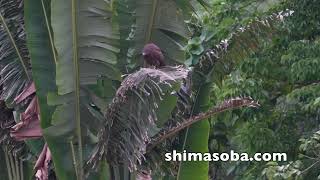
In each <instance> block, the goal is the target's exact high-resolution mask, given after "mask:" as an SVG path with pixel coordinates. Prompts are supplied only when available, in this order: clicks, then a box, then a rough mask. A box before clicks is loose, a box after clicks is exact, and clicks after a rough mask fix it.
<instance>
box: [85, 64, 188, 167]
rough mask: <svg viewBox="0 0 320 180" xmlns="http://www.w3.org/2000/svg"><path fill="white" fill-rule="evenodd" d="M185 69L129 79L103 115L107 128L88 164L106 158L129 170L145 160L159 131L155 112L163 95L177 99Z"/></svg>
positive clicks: (147, 71) (146, 73) (151, 72)
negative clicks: (123, 164)
mask: <svg viewBox="0 0 320 180" xmlns="http://www.w3.org/2000/svg"><path fill="white" fill-rule="evenodd" d="M188 72H189V70H188V69H185V68H184V67H182V66H176V67H164V68H161V69H150V68H142V69H140V70H139V71H137V72H135V73H133V74H130V75H128V76H127V77H126V78H125V79H124V81H123V82H122V84H121V86H120V88H119V89H118V90H117V93H116V97H115V98H114V99H113V101H112V103H111V104H110V105H109V107H108V109H107V110H106V113H105V118H106V124H105V127H104V128H103V129H102V131H101V133H100V135H99V144H98V147H97V149H96V151H95V152H94V154H93V156H92V158H91V160H90V161H89V163H93V164H95V163H96V162H97V160H99V159H101V158H102V157H104V156H106V158H107V159H108V161H109V163H111V165H113V164H114V165H117V164H121V163H124V162H127V163H128V164H129V168H130V169H136V164H137V163H138V162H141V161H142V159H143V158H144V153H145V151H146V145H147V144H148V143H149V142H150V137H151V136H152V135H153V134H155V133H157V132H158V131H159V129H158V127H157V125H156V121H157V114H156V110H157V108H158V107H159V103H160V102H161V101H166V99H165V95H172V96H174V95H176V93H175V91H177V90H179V89H180V85H181V83H182V80H183V79H186V78H187V76H188Z"/></svg>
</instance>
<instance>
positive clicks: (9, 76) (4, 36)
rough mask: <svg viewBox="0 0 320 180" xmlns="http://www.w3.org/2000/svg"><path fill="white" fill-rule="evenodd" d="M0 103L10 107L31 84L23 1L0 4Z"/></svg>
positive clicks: (0, 2)
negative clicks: (3, 102) (0, 87)
mask: <svg viewBox="0 0 320 180" xmlns="http://www.w3.org/2000/svg"><path fill="white" fill-rule="evenodd" d="M0 17H1V26H0V52H1V55H0V69H1V71H0V76H1V81H0V84H1V85H2V86H3V91H2V94H1V99H4V100H6V101H7V103H8V104H11V103H12V101H13V99H14V98H15V97H16V96H17V95H18V94H19V93H21V91H22V90H23V89H24V88H25V87H26V86H27V85H28V83H29V81H30V80H31V77H30V75H29V74H30V62H29V53H28V50H27V48H26V35H25V30H24V19H23V1H22V0H9V1H7V0H1V1H0Z"/></svg>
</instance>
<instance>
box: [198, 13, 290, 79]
mask: <svg viewBox="0 0 320 180" xmlns="http://www.w3.org/2000/svg"><path fill="white" fill-rule="evenodd" d="M292 13H293V11H289V10H288V11H285V12H279V13H275V14H272V15H271V16H268V17H267V18H264V19H256V20H254V21H252V22H250V23H249V24H248V25H247V26H245V27H243V28H240V29H238V30H237V31H236V32H234V33H232V34H231V35H230V36H229V38H227V39H225V40H222V41H221V43H220V44H218V45H216V46H215V47H213V48H211V49H208V50H207V51H206V52H204V53H203V55H202V56H200V58H199V60H198V63H197V64H196V65H195V68H194V72H195V74H194V77H197V76H200V77H203V76H205V77H206V76H210V78H211V77H212V78H213V79H214V80H216V81H219V80H221V79H222V76H224V75H225V74H227V73H228V72H231V70H232V68H233V67H234V66H233V65H234V64H235V63H236V62H238V61H239V60H242V59H244V58H246V57H248V56H249V55H251V54H252V53H254V52H256V51H257V50H259V47H261V44H263V43H264V42H266V41H271V40H272V38H274V37H276V35H279V33H280V31H279V29H278V25H279V22H282V21H283V20H284V18H285V17H288V16H291V15H292Z"/></svg>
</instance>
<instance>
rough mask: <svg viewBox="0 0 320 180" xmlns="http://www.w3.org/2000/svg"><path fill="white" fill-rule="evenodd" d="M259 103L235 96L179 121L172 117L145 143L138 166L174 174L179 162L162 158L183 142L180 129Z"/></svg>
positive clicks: (248, 98) (255, 105)
mask: <svg viewBox="0 0 320 180" xmlns="http://www.w3.org/2000/svg"><path fill="white" fill-rule="evenodd" d="M259 106H260V105H259V103H258V102H256V101H254V100H253V99H252V98H250V97H237V98H232V99H229V100H225V101H223V102H222V103H220V104H218V105H217V106H215V107H213V108H211V109H210V110H208V111H207V112H203V113H200V114H197V115H194V116H191V117H186V118H184V119H182V120H180V121H179V122H177V119H176V118H174V119H172V120H171V121H170V122H169V123H167V124H166V125H165V126H164V127H163V128H162V129H161V131H160V132H159V133H157V134H156V135H155V136H153V137H152V138H151V141H150V142H149V144H148V145H147V150H146V154H145V157H146V160H145V161H144V163H143V164H142V166H141V167H139V168H148V169H151V170H152V171H155V172H160V173H161V172H166V173H170V174H172V175H173V176H175V175H176V174H177V172H178V167H179V162H166V161H164V160H163V157H164V155H165V153H167V152H172V151H173V150H175V149H177V147H179V145H181V144H182V143H183V139H184V135H183V134H180V132H183V131H182V130H184V129H186V128H188V127H190V126H191V125H192V124H194V123H196V122H199V121H201V120H204V119H207V118H209V117H211V116H214V115H216V114H219V113H221V112H224V111H228V110H233V109H237V108H242V107H259Z"/></svg>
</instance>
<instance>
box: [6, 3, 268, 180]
mask: <svg viewBox="0 0 320 180" xmlns="http://www.w3.org/2000/svg"><path fill="white" fill-rule="evenodd" d="M197 2H198V3H199V4H201V5H202V6H207V4H206V2H205V1H203V0H198V1H197ZM194 3H195V2H189V1H180V0H177V1H174V0H161V1H159V0H141V1H135V0H118V1H105V0H70V1H62V0H54V1H53V0H52V1H51V0H37V1H21V0H10V1H7V0H6V1H4V0H3V1H0V7H1V9H0V18H1V27H0V28H1V29H0V32H1V34H0V40H1V41H0V50H1V52H2V55H1V57H0V65H1V66H0V68H1V73H0V76H1V85H2V88H3V89H2V96H1V98H2V99H4V100H5V102H6V104H7V106H9V107H12V108H13V109H14V112H15V114H16V123H17V126H16V128H15V129H16V131H12V133H11V134H12V135H13V136H14V133H16V134H17V133H18V132H19V131H18V130H21V131H22V130H25V128H27V129H28V127H30V126H31V124H32V125H34V124H36V123H38V127H35V128H38V129H40V127H41V129H40V130H41V131H40V132H39V133H36V135H33V136H32V138H35V137H36V138H42V136H43V140H44V141H45V142H46V144H45V145H44V148H43V149H42V148H39V147H38V148H36V151H35V152H36V153H35V154H37V156H39V159H38V161H37V163H36V164H35V169H36V170H37V174H36V175H37V177H38V178H40V179H47V178H48V176H49V173H48V168H49V167H50V165H51V166H52V164H50V159H51V158H52V161H53V166H54V171H55V174H56V176H57V178H58V179H61V180H67V179H84V178H86V179H99V178H103V179H106V178H109V177H110V176H112V177H110V178H111V179H114V178H115V179H125V178H126V177H128V176H127V175H129V177H130V174H131V173H130V172H129V171H128V168H129V169H130V170H131V171H133V172H134V171H136V170H138V171H139V172H137V173H132V176H131V177H133V176H134V174H139V173H141V171H143V168H144V167H143V166H139V165H138V164H139V162H140V163H141V164H142V165H145V164H146V163H145V162H144V161H143V158H144V157H148V156H150V157H152V155H154V153H151V152H152V151H153V150H154V148H155V147H159V145H160V146H162V145H164V144H165V143H164V142H172V141H174V140H175V139H180V146H181V147H182V148H186V149H187V150H188V151H198V152H207V151H208V144H207V141H208V135H209V124H208V121H207V120H206V119H207V118H208V117H209V116H211V115H214V114H216V113H218V112H221V111H224V110H227V109H232V108H237V107H242V106H256V103H255V102H254V101H252V100H248V99H234V100H230V101H226V103H222V106H219V107H217V108H216V109H211V110H209V111H208V112H207V113H206V111H207V110H208V109H209V107H208V106H207V104H208V100H209V98H208V97H209V92H210V87H211V84H212V83H213V80H214V78H216V77H219V78H218V79H221V77H223V75H225V74H226V73H227V71H222V72H221V71H220V68H219V67H221V66H223V67H225V66H227V68H230V66H231V65H232V64H233V63H234V62H235V61H236V60H238V59H241V58H236V59H234V58H233V59H228V58H226V59H224V58H223V59H222V60H225V61H226V62H227V64H225V63H224V62H222V61H220V60H218V61H215V60H216V59H221V58H217V57H216V55H217V53H216V51H218V50H219V51H224V50H225V49H226V45H227V44H226V43H222V44H221V45H219V46H217V48H218V49H217V50H216V49H213V50H208V51H206V52H203V55H202V56H201V58H200V60H199V61H198V62H197V63H195V64H193V66H194V68H193V70H192V71H189V69H187V68H186V67H182V66H175V65H178V64H180V65H181V64H184V62H185V60H186V57H185V49H184V48H183V47H184V46H186V45H187V42H188V39H190V37H191V32H189V30H188V28H187V24H186V23H185V21H184V20H185V18H186V17H189V16H190V15H191V13H193V12H194V11H195V7H194V6H195V5H194ZM266 22H267V21H266ZM266 22H265V23H266ZM268 23H269V21H268ZM260 25H261V24H259V27H260ZM263 25H265V26H263ZM261 27H263V28H265V29H268V28H269V27H272V26H267V25H266V24H264V23H263V24H262V25H261ZM247 29H249V28H247ZM263 30H264V29H261V28H259V29H258V31H259V33H260V32H262V33H265V32H266V31H263ZM250 33H256V31H249V34H250ZM240 34H241V33H240ZM243 34H244V36H246V35H247V34H246V33H243ZM268 35H269V34H268ZM235 36H236V35H235ZM259 36H261V34H259ZM236 40H237V41H238V40H239V42H241V43H240V44H238V46H242V45H243V42H247V43H245V45H252V44H250V43H251V41H245V40H246V37H242V38H239V39H236ZM149 42H153V43H155V44H157V45H158V46H159V47H160V48H161V49H162V51H163V53H164V55H165V59H166V63H167V64H169V65H170V66H169V67H165V68H163V69H150V68H139V67H141V66H142V58H141V57H142V56H141V50H142V48H143V46H144V45H145V44H146V43H149ZM235 42H236V41H235ZM230 46H231V45H230ZM231 47H232V49H236V48H239V47H237V43H235V45H232V46H231ZM250 47H251V46H250ZM254 47H255V46H254ZM250 49H253V50H256V49H257V48H252V47H251V48H250ZM212 52H213V53H212ZM229 52H233V51H229ZM222 54H223V53H219V54H218V55H219V56H220V55H222ZM227 54H228V53H227ZM230 54H231V57H235V55H234V54H235V53H230ZM190 73H191V74H192V83H191V84H192V93H190V94H188V93H186V94H187V95H189V96H191V97H192V98H190V97H189V98H190V99H188V98H187V99H188V101H187V103H185V101H184V99H185V97H183V96H181V93H183V92H181V91H180V90H181V89H182V87H183V84H184V83H183V81H188V79H189V78H190V76H189V75H190ZM212 76H213V77H214V78H211V77H212ZM123 77H125V78H123ZM202 82H204V83H202ZM189 100H190V101H189ZM190 106H191V107H192V108H191V109H192V110H191V111H190V109H189V108H190ZM181 108H182V109H183V110H181ZM185 109H188V111H187V113H184V112H183V111H184V110H185ZM160 112H161V113H160ZM175 112H178V113H177V114H178V116H177V115H176V116H175V115H174V114H175ZM202 113H203V114H202ZM180 115H181V116H180ZM188 116H189V117H188ZM178 118H179V119H180V121H181V122H182V123H181V124H180V123H176V124H175V125H178V126H174V127H171V125H172V124H174V122H175V121H178ZM19 121H20V122H19ZM194 123H195V124H194ZM168 124H169V126H167V125H168ZM39 125H40V127H39ZM189 126H190V129H189V130H187V131H186V133H185V134H183V135H181V136H179V135H177V133H179V132H180V131H181V130H183V129H185V128H187V127H189ZM18 127H19V128H18ZM33 130H34V129H33ZM21 131H20V133H21ZM23 132H25V131H23ZM27 133H30V131H28V132H27ZM163 134H164V135H163ZM20 135H21V134H20ZM21 137H23V138H30V136H28V137H27V136H21ZM199 137H201V140H200V141H199V140H198V139H197V138H199ZM39 142H40V143H42V141H41V140H40V141H38V144H39ZM181 142H182V143H181ZM26 143H27V145H28V147H29V148H30V149H32V148H34V147H35V143H28V142H27V141H26ZM150 143H151V144H150ZM170 148H174V146H171V147H170ZM40 151H41V153H40ZM149 152H150V153H149ZM39 153H40V155H39ZM117 153H118V154H117ZM88 161H89V164H87V163H86V162H88ZM156 161H157V160H156ZM160 161H161V160H160ZM91 162H93V164H94V165H96V166H98V167H97V168H98V170H99V171H93V170H90V169H89V170H88V169H87V167H86V166H87V165H91ZM156 163H158V162H156ZM146 168H147V170H148V171H149V170H150V169H152V167H146ZM178 169H179V170H178V171H177V172H173V173H176V174H174V175H177V176H178V179H195V178H196V179H208V163H203V162H197V163H182V164H181V165H178ZM160 171H161V170H160ZM38 172H39V173H38ZM110 172H111V173H110ZM153 172H157V170H156V169H155V170H154V171H153ZM177 173H178V174H177ZM150 176H151V175H150Z"/></svg>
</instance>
